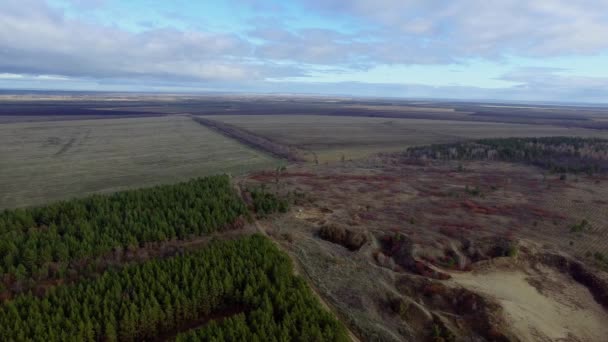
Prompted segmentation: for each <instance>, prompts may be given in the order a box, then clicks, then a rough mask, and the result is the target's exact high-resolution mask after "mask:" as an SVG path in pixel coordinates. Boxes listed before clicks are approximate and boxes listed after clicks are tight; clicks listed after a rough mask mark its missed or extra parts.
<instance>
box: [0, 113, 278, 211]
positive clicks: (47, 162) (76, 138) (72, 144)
mask: <svg viewBox="0 0 608 342" xmlns="http://www.w3.org/2000/svg"><path fill="white" fill-rule="evenodd" d="M279 163H281V162H280V161H278V160H276V159H274V158H272V157H269V156H267V155H265V154H262V153H260V152H258V151H255V150H252V149H250V148H248V147H246V146H243V145H241V144H239V143H238V142H236V141H234V140H232V139H227V138H225V137H223V136H222V135H219V134H217V133H214V132H212V131H210V130H208V129H207V128H205V127H203V126H201V125H199V124H197V123H195V122H193V121H192V120H191V119H190V118H188V117H183V116H171V117H157V118H137V119H135V118H129V119H105V120H71V121H53V122H35V123H7V124H3V125H0V208H7V207H20V206H27V205H35V204H41V203H44V202H48V201H53V200H58V199H65V198H69V197H74V196H85V195H87V194H90V193H94V192H106V191H116V190H120V189H125V188H135V187H142V186H149V185H153V184H159V183H169V182H177V181H181V180H186V179H189V178H192V177H198V176H204V175H209V174H214V173H222V172H229V173H233V174H240V173H244V172H247V171H250V170H255V169H261V168H272V167H273V166H274V165H278V164H279Z"/></svg>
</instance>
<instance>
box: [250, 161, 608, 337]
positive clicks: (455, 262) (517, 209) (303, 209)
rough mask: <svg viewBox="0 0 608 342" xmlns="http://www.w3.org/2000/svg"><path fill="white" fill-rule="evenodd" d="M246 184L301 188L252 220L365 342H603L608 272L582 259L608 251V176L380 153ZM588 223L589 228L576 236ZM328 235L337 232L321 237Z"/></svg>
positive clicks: (253, 177) (289, 189) (283, 190)
mask: <svg viewBox="0 0 608 342" xmlns="http://www.w3.org/2000/svg"><path fill="white" fill-rule="evenodd" d="M459 166H460V167H459ZM242 182H244V183H260V182H261V183H265V184H267V186H269V187H270V189H274V190H276V191H277V192H279V193H288V192H291V193H293V192H296V193H298V194H300V195H299V196H298V198H299V199H298V201H297V203H296V205H295V207H294V208H293V210H292V211H291V212H290V213H289V214H287V215H284V216H280V217H276V218H274V219H272V220H267V221H264V222H261V223H260V224H261V225H262V226H263V227H264V229H265V230H266V231H267V232H268V233H269V234H270V235H271V236H272V237H274V239H275V240H276V241H278V242H279V243H280V244H281V245H282V246H283V247H284V248H285V249H286V250H288V251H289V253H290V254H291V256H292V257H293V258H294V260H296V261H297V262H298V263H299V264H300V265H301V268H302V270H303V273H304V274H305V275H307V277H308V278H309V279H310V281H311V283H312V284H313V285H314V286H315V288H316V289H317V290H318V292H319V293H320V294H321V295H322V297H323V298H324V299H325V300H326V301H327V302H328V303H329V304H330V305H331V306H332V307H333V308H335V310H336V311H337V312H338V313H339V315H340V317H341V318H342V319H343V320H344V321H345V322H346V323H347V324H349V326H350V327H351V329H352V330H353V331H354V332H355V333H356V334H357V335H358V336H359V338H360V339H361V340H365V341H374V340H378V341H400V340H416V341H418V340H432V341H437V340H439V339H438V338H444V339H443V340H447V341H449V340H451V339H450V338H453V337H464V336H467V337H470V338H472V340H475V338H478V339H481V340H496V341H503V340H512V341H556V340H559V341H602V338H603V337H604V336H606V333H607V332H608V331H606V328H605V322H606V321H607V319H608V311H607V310H608V302H607V301H606V298H605V297H606V296H605V293H607V291H608V273H607V272H606V271H605V270H602V268H601V265H599V264H597V263H596V262H595V261H594V259H593V258H592V257H591V258H590V257H589V256H588V253H587V252H593V253H598V252H599V253H603V254H606V253H608V248H607V247H608V246H607V245H606V244H605V243H604V242H603V241H605V238H604V237H605V236H606V234H608V232H607V231H606V230H607V229H608V216H606V215H603V214H601V213H603V212H608V210H603V209H601V208H604V209H606V207H605V205H604V206H600V205H599V204H593V205H591V203H597V201H598V200H600V199H601V198H605V197H606V196H607V195H608V179H606V178H597V177H596V178H592V177H570V178H568V179H567V180H560V179H559V176H558V175H548V174H545V173H544V172H542V171H541V170H540V169H536V168H533V167H527V166H522V165H515V164H508V163H498V162H493V163H484V162H469V163H464V164H463V165H458V163H442V162H432V163H431V162H429V163H424V164H414V163H411V162H406V161H404V160H401V159H400V158H399V157H397V156H384V157H377V158H372V159H369V160H367V161H356V162H345V163H331V164H329V165H319V166H312V165H308V166H298V167H290V168H288V170H287V171H286V172H284V173H283V174H281V176H280V177H279V182H278V183H277V182H276V175H275V173H273V172H267V173H264V172H262V173H254V174H252V175H250V176H248V177H247V178H244V179H242ZM573 194H576V196H574V197H573ZM566 196H568V197H566ZM572 200H576V201H582V202H581V203H587V206H583V205H580V206H573V205H570V204H569V203H570V201H572ZM556 201H561V202H562V203H563V205H562V206H558V205H556ZM589 206H591V207H592V208H595V210H596V214H595V215H593V216H591V215H590V214H591V213H590V211H589V210H584V209H583V208H585V207H589ZM584 217H588V219H589V221H590V222H592V223H591V225H592V228H590V229H586V230H584V231H583V232H572V231H571V227H572V226H573V225H574V224H576V223H577V222H580V220H581V218H584ZM327 230H330V231H332V230H333V231H334V232H335V234H334V235H333V236H331V235H330V237H329V238H328V237H323V238H322V237H321V236H322V234H323V232H324V231H327ZM361 236H364V237H365V239H364V241H363V244H356V245H354V246H355V247H354V248H353V241H360V240H361ZM598 241H602V242H598ZM345 247H348V248H345ZM551 260H553V261H551ZM555 260H558V261H555ZM568 260H570V261H568ZM577 260H578V261H577ZM567 265H570V266H567ZM607 298H608V297H607ZM450 336H451V337H450ZM457 340H458V339H457Z"/></svg>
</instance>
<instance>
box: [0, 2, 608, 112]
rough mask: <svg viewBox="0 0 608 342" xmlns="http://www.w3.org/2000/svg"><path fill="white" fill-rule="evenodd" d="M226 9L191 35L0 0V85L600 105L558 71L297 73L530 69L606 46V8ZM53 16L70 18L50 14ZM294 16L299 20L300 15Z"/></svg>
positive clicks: (300, 5)
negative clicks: (478, 75)
mask: <svg viewBox="0 0 608 342" xmlns="http://www.w3.org/2000/svg"><path fill="white" fill-rule="evenodd" d="M232 2H233V4H232V6H239V5H242V6H249V9H250V10H249V11H243V13H248V14H247V15H245V16H244V17H243V18H241V19H242V23H241V24H242V25H238V26H239V30H241V31H238V32H217V31H212V30H209V29H201V28H200V27H204V25H203V24H200V25H197V26H196V28H189V29H177V28H174V27H170V26H165V25H167V22H169V23H177V22H180V21H181V22H192V21H201V20H202V21H204V18H201V17H200V16H197V15H194V14H193V13H186V12H184V11H178V12H175V11H171V7H170V6H169V7H162V8H159V11H158V15H159V16H158V17H154V18H142V17H137V16H134V17H133V18H134V20H135V22H134V23H132V24H134V25H135V26H136V27H137V28H138V31H137V32H135V31H129V30H128V29H125V28H122V27H119V26H115V25H111V24H101V23H102V22H103V19H100V18H103V15H99V16H97V15H96V14H97V12H95V11H94V10H96V9H104V8H110V7H111V6H112V3H111V2H108V1H105V0H64V2H62V4H63V7H61V6H59V7H54V6H52V5H50V4H49V3H50V2H47V1H44V0H2V1H0V79H1V80H3V81H2V83H1V84H2V85H6V84H10V81H11V80H13V81H14V82H13V84H17V82H20V84H27V82H37V83H31V84H50V82H53V81H54V82H57V83H56V84H77V85H79V86H81V85H83V84H85V83H87V82H88V83H87V84H90V83H97V84H101V85H103V86H104V87H105V86H107V87H110V86H116V87H118V86H120V85H121V84H122V85H130V86H132V87H134V88H139V89H145V88H146V87H148V86H150V87H152V86H154V87H156V86H158V87H185V88H188V87H191V88H193V89H196V88H197V87H198V88H205V89H207V88H209V89H211V88H217V89H223V90H232V91H234V90H246V91H261V92H264V91H287V92H315V93H320V92H327V93H342V94H346V93H349V92H351V93H352V94H358V95H372V96H409V97H450V98H458V97H465V98H480V99H483V98H486V99H489V98H506V99H514V98H516V97H519V98H521V99H530V100H532V99H537V100H538V99H568V98H572V99H577V100H581V101H594V102H596V101H601V100H602V99H605V98H608V90H607V89H608V81H607V80H606V79H605V78H592V77H579V76H572V75H569V72H567V71H566V70H561V69H547V68H544V69H543V68H519V69H515V70H512V71H511V72H509V73H506V74H504V75H502V76H501V77H500V80H502V81H508V82H509V84H515V86H512V87H505V88H499V89H483V88H476V87H457V86H445V87H430V86H426V85H422V84H413V83H414V81H411V80H407V79H404V80H403V83H404V84H397V85H396V84H382V83H375V84H371V83H358V82H346V83H319V82H316V83H315V82H312V81H313V80H314V76H312V77H311V76H310V75H315V74H316V75H319V74H323V73H326V74H330V75H338V74H341V76H342V75H348V74H349V72H352V73H353V74H358V75H359V77H361V75H362V74H363V73H361V72H360V71H364V70H368V69H371V68H373V67H377V66H391V65H427V64H439V65H445V64H458V63H462V64H463V65H464V64H467V65H473V66H474V65H475V63H476V61H488V60H492V61H499V62H500V61H502V60H505V59H507V58H510V57H513V56H516V57H532V58H536V61H537V62H538V61H541V60H542V58H545V57H556V56H569V55H573V56H590V55H594V54H599V53H602V52H607V50H608V15H607V14H606V13H608V1H597V0H573V1H565V0H535V1H525V0H501V1H487V0H459V1H443V0H374V1H369V0H351V1H343V0H323V1H321V0H294V2H290V3H280V2H278V1H274V2H273V1H266V0H265V1H262V0H232ZM66 3H68V5H67V6H66V5H65V4H66ZM294 3H295V4H296V5H295V7H296V8H297V9H295V10H294V7H293V6H294V5H293V4H294ZM66 8H67V11H68V12H69V13H70V15H65V14H64V12H63V11H64V10H66ZM110 9H111V8H110ZM102 12H103V11H102ZM107 13H115V11H109V12H106V14H107ZM299 15H301V16H302V17H303V19H302V20H300V21H298V18H297V17H298V16H299ZM88 16H90V17H88ZM87 17H88V18H89V19H92V20H87ZM133 18H131V19H133ZM294 18H295V19H294ZM148 19H152V20H148ZM166 19H171V20H168V21H167V20H166ZM254 19H255V20H254ZM125 21H128V20H125ZM294 22H295V23H296V24H294ZM178 26H180V27H182V26H184V25H178ZM186 27H192V26H190V25H186ZM243 27H247V29H244V28H243ZM535 64H538V63H535ZM354 71H357V73H355V72H354ZM406 77H407V75H404V78H406ZM463 77H466V74H463ZM343 78H344V77H341V79H343ZM361 78H362V77H361ZM361 78H359V79H361ZM325 79H331V77H325ZM286 80H290V81H289V82H287V81H286ZM295 80H298V81H297V82H296V81H295ZM279 81H280V82H279ZM416 81H417V82H420V83H423V82H424V80H420V79H417V80H416ZM603 101H606V100H603Z"/></svg>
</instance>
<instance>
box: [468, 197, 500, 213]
mask: <svg viewBox="0 0 608 342" xmlns="http://www.w3.org/2000/svg"><path fill="white" fill-rule="evenodd" d="M462 207H464V208H465V209H468V210H469V211H472V212H474V213H476V214H483V215H497V214H498V213H499V211H500V210H499V209H498V208H492V207H486V206H483V205H481V204H477V203H475V202H473V201H471V200H466V201H464V202H462Z"/></svg>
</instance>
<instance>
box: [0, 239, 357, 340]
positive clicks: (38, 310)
mask: <svg viewBox="0 0 608 342" xmlns="http://www.w3.org/2000/svg"><path fill="white" fill-rule="evenodd" d="M231 308H233V309H234V308H237V311H238V312H240V313H239V314H236V315H234V316H232V317H230V318H227V319H224V320H218V321H211V323H208V324H205V325H203V326H202V327H198V328H195V329H194V330H192V331H186V332H180V329H182V328H183V327H184V326H188V322H193V321H194V322H196V321H197V320H200V319H201V318H204V317H211V318H213V317H214V313H217V312H222V311H225V310H229V309H231ZM172 332H175V333H177V340H179V341H203V340H204V341H213V340H217V341H279V340H280V341H287V340H289V341H291V340H293V341H346V340H347V337H346V333H345V329H344V328H343V326H341V325H340V323H339V322H338V321H337V320H336V319H335V318H333V316H332V315H331V314H330V313H329V312H327V311H325V310H323V309H322V308H321V306H320V305H319V303H318V302H317V301H316V298H315V297H314V296H313V294H312V292H311V291H310V289H309V288H308V287H307V286H306V284H305V283H304V281H303V280H302V279H300V278H298V277H296V276H294V275H293V273H292V265H291V263H290V260H289V258H288V257H287V255H285V254H284V253H282V252H280V251H279V250H278V249H277V247H276V246H274V244H273V243H272V242H270V241H269V240H268V239H266V238H264V237H262V236H260V235H253V236H249V237H245V238H241V239H239V240H231V241H219V240H216V241H214V242H212V243H210V245H209V246H208V247H206V248H204V249H201V250H198V251H196V252H192V253H189V254H185V255H181V256H175V257H172V258H167V259H156V260H151V261H147V262H145V263H142V264H136V265H130V266H125V267H124V268H122V269H120V270H110V271H107V272H105V273H104V274H103V275H101V276H100V277H98V278H96V279H93V280H83V281H81V282H79V283H77V284H74V285H63V286H58V287H56V288H54V289H52V290H51V291H50V292H49V293H48V294H47V295H46V296H45V297H43V298H39V297H36V296H33V295H31V294H28V295H20V296H18V297H16V298H15V299H14V300H11V301H9V302H6V303H4V305H2V306H0V340H2V341H26V340H35V341H45V342H52V341H134V340H149V339H153V338H155V337H157V336H159V335H161V334H165V333H169V336H173V335H171V333H172Z"/></svg>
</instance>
